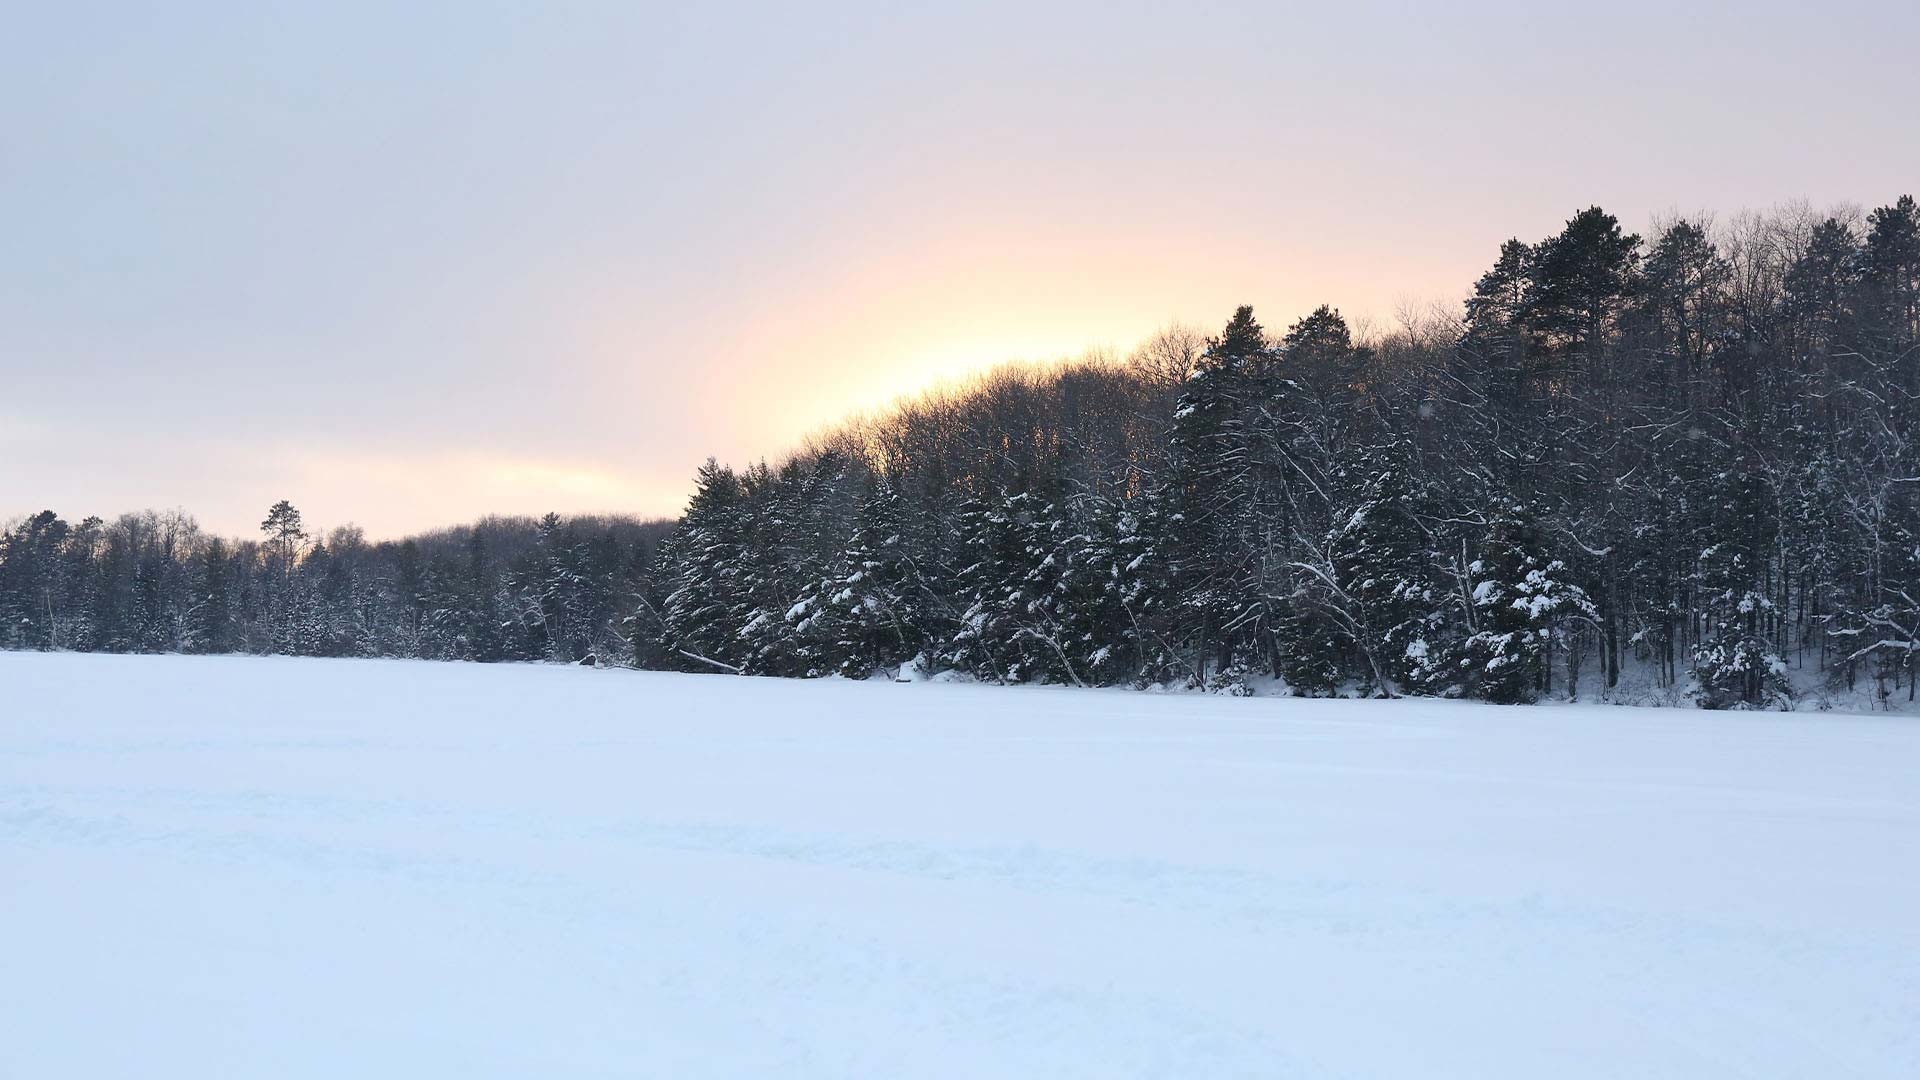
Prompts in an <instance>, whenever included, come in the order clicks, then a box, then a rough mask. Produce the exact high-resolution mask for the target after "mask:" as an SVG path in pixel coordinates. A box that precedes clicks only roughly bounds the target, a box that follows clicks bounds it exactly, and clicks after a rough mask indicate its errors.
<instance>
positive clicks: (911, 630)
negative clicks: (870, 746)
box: [0, 197, 1920, 707]
mask: <svg viewBox="0 0 1920 1080" xmlns="http://www.w3.org/2000/svg"><path fill="white" fill-rule="evenodd" d="M1917 428H1920V210H1917V209H1916V206H1915V203H1914V200H1913V199H1912V198H1911V197H1903V198H1901V199H1899V200H1898V201H1897V202H1895V203H1893V204H1892V205H1889V206H1884V207H1880V208H1878V209H1875V210H1873V211H1872V212H1870V213H1865V214H1859V213H1848V212H1841V213H1835V214H1832V215H1821V214H1814V213H1811V212H1808V211H1806V210H1804V209H1787V210H1782V211H1778V212H1774V213H1770V214H1743V215H1740V216H1737V217H1735V218H1732V219H1730V220H1727V221H1724V222H1718V223H1715V222H1710V221H1692V220H1684V219H1682V220H1674V221H1671V222H1667V223H1663V224H1661V225H1660V226H1659V227H1657V228H1656V229H1655V230H1653V235H1651V236H1649V237H1641V236H1638V235H1632V234H1628V233H1626V232H1625V231H1623V230H1622V228H1621V227H1620V225H1619V223H1618V222H1617V221H1616V220H1615V219H1614V218H1613V217H1612V216H1611V215H1609V214H1607V213H1605V212H1603V211H1602V210H1600V209H1598V208H1591V209H1588V210H1585V211H1582V212H1580V213H1579V214H1576V215H1575V216H1574V217H1573V218H1572V219H1571V220H1569V221H1568V222H1567V223H1566V226H1565V228H1564V229H1562V230H1561V231H1560V232H1558V233H1557V234H1555V235H1553V236H1549V237H1546V238H1544V239H1542V240H1539V241H1538V242H1534V243H1529V242H1525V241H1522V240H1519V239H1514V240H1509V241H1507V242H1506V243H1505V244H1503V245H1501V247H1500V249H1499V252H1498V255H1497V257H1496V258H1495V260H1494V261H1493V264H1492V266H1491V267H1490V268H1489V269H1488V270H1487V271H1486V273H1485V274H1483V275H1482V276H1481V277H1480V279H1479V280H1478V281H1477V282H1476V283H1475V284H1474V286H1473V290H1472V295H1471V298H1470V299H1469V300H1468V301H1467V302H1466V304H1465V306H1464V310H1461V311H1459V312H1457V313H1456V312H1435V313H1431V314H1426V315H1411V314H1410V315H1408V316H1407V317H1405V318H1403V319H1402V321H1401V324H1400V325H1398V326H1396V327H1393V328H1391V329H1388V330H1382V331H1377V332H1371V333H1359V334H1356V332H1355V330H1354V329H1353V328H1352V327H1350V326H1349V325H1348V324H1347V323H1346V321H1345V320H1344V319H1343V318H1342V317H1341V315H1340V314H1339V312H1338V311H1337V310H1335V309H1333V308H1331V307H1321V308H1318V309H1316V310H1314V311H1312V312H1310V313H1307V314H1305V315H1303V316H1301V317H1299V318H1297V319H1295V320H1293V321H1291V322H1290V323H1287V324H1286V325H1284V327H1283V328H1280V329H1277V330H1275V329H1269V328H1267V327H1264V326H1262V325H1261V323H1260V322H1259V321H1258V320H1257V319H1256V317H1255V314H1254V312H1253V311H1252V310H1251V309H1250V308H1241V309H1240V310H1238V311H1237V312H1235V313H1233V316H1232V318H1231V319H1229V320H1228V321H1227V323H1226V325H1225V326H1224V328H1223V329H1222V330H1221V331H1220V332H1219V333H1218V334H1217V335H1213V336H1205V335H1201V334H1199V333H1195V332H1191V331H1187V330H1183V329H1180V328H1177V327H1176V328H1170V329H1169V330H1167V331H1165V332H1163V333H1161V334H1160V335H1158V336H1157V337H1155V338H1154V339H1153V340H1151V341H1149V342H1147V343H1146V344H1145V345H1143V346H1142V347H1141V348H1140V349H1139V350H1138V351H1136V353H1135V354H1134V355H1132V356H1130V357H1128V358H1126V359H1125V360H1118V361H1114V360H1106V359H1102V358H1089V359H1086V360H1083V361H1078V362H1072V363H1064V364H1057V365H1051V366H1040V367H1035V366H1008V367H1002V368H999V369H995V370H993V371H991V372H989V373H987V374H985V375H983V376H981V377H979V378H978V379H976V380H975V381H973V382H971V383H969V384H966V385H963V386H957V387H947V388H941V389H937V390H934V391H930V392H929V393H927V394H925V395H923V396H922V397H920V398H918V399H915V400H912V401H908V402H903V403H902V404H900V405H899V406H897V407H896V408H894V409H893V410H890V411H888V412H887V413H885V414H883V415H880V416H876V417H869V418H862V419H859V420H855V421H851V422H848V423H846V424H844V425H842V426H840V427H837V428H834V429H832V430H830V431H828V432H826V433H824V434H822V435H820V436H818V437H817V438H815V439H813V440H812V441H811V442H810V443H809V444H808V445H807V446H806V447H805V448H803V449H802V450H801V451H799V452H797V453H795V454H793V455H792V456H791V457H789V458H788V459H787V460H785V461H784V462H782V463H780V464H778V465H776V466H769V465H766V464H756V465H751V466H748V467H745V468H741V469H735V468H730V467H727V466H723V465H721V464H718V463H716V462H712V461H709V462H708V463H707V464H706V465H705V466H704V467H702V468H701V469H700V470H699V472H698V475H697V476H696V478H695V491H694V494H693V496H692V498H691V500H690V502H689V505H688V507H687V510H686V513H685V515H684V517H683V518H682V520H681V521H679V522H678V523H676V524H674V525H672V526H665V525H651V526H650V525H644V524H640V523H635V522H614V521H571V522H562V521H560V520H559V519H557V518H554V517H551V516H550V517H549V518H548V519H545V520H543V521H541V522H528V521H513V522H506V521H495V522H489V523H482V525H480V526H476V527H473V528H470V529H465V530H454V531H451V532H449V533H446V534H442V535H439V536H436V537H430V538H420V539H417V540H414V541H407V542H404V543H399V544H367V543H366V542H365V541H364V540H361V539H360V538H359V537H358V536H357V534H354V533H352V531H351V530H346V531H344V532H336V533H334V534H332V535H330V536H328V537H326V538H325V539H324V540H321V541H311V542H310V540H309V538H307V537H305V536H304V530H301V529H300V528H299V525H298V522H297V520H295V521H294V522H293V523H292V527H291V528H288V527H287V524H286V520H285V514H286V513H288V512H291V508H290V507H285V506H284V504H283V506H282V507H277V508H275V514H278V515H281V519H280V523H279V524H278V525H276V522H275V518H274V517H272V516H270V517H269V519H268V520H267V522H266V523H264V525H263V536H262V539H260V540H257V541H251V542H248V543H244V544H237V543H225V542H222V541H218V540H209V539H206V538H203V537H200V536H199V535H198V533H197V530H194V529H193V528H192V526H191V523H190V522H187V521H185V520H184V519H181V518H179V517H178V516H166V515H152V514H147V515H136V516H132V517H127V518H122V519H120V520H119V521H118V522H115V523H114V524H112V525H103V524H102V523H101V522H99V521H98V520H96V519H88V520H87V521H85V522H82V523H80V524H79V525H69V524H67V523H65V522H62V521H60V520H59V519H58V518H56V517H54V516H53V515H52V514H51V513H48V514H43V515H39V516H37V517H34V518H31V519H28V520H27V521H25V522H22V523H20V524H18V525H16V526H14V527H13V528H12V529H11V530H10V531H9V532H8V533H7V534H6V536H5V537H4V539H3V540H0V642H4V643H5V644H7V645H9V646H12V647H24V648H73V649H87V648H93V649H133V650H182V651H194V650H199V651H225V650H244V651H255V652H292V653H303V654H304V653H311V654H319V655H404V656H435V657H448V658H467V659H477V660H493V659H514V658H545V659H557V660H578V659H582V658H584V657H587V656H594V657H595V658H597V659H598V660H600V661H603V662H620V663H632V664H637V665H641V666H647V667H665V668H678V669H684V670H690V671H731V672H739V673H746V674H768V675H790V676H821V675H829V674H840V675H847V676H853V677H859V676H864V675H867V674H870V673H872V672H875V671H880V670H887V671H898V670H900V669H901V668H902V667H903V666H906V665H916V666H918V667H919V668H920V669H922V670H924V671H929V672H939V671H958V672H964V673H967V674H970V675H973V676H976V677H979V678H982V679H990V680H1000V681H1007V682H1030V681H1039V682H1053V683H1067V684H1080V685H1132V686H1148V685H1154V684H1165V685H1179V686H1192V687H1205V688H1209V689H1215V690H1220V691H1225V692H1242V691H1244V689H1245V688H1246V687H1247V686H1248V685H1249V684H1250V683H1258V682H1260V681H1261V680H1263V679H1266V678H1268V677H1277V679H1278V680H1281V681H1282V682H1284V685H1285V686H1286V687H1288V688H1289V689H1290V690H1291V691H1292V692H1294V693H1299V694H1333V693H1356V694H1436V695H1450V696H1471V697H1476V698H1482V699H1486V700H1490V701H1498V702H1524V701H1532V700H1536V699H1538V698H1541V697H1543V696H1547V695H1552V696H1555V697H1559V696H1574V695H1583V696H1589V697H1591V696H1596V695H1604V694H1606V693H1608V692H1609V691H1611V690H1612V689H1613V688H1615V687H1616V686H1617V685H1619V683H1620V681H1621V679H1622V675H1623V672H1628V671H1632V672H1635V673H1638V675H1639V676H1640V677H1642V678H1643V679H1644V680H1646V681H1648V682H1650V683H1652V684H1654V685H1658V686H1661V687H1667V688H1670V689H1671V690H1673V691H1674V693H1675V694H1680V693H1685V694H1686V695H1688V696H1690V697H1691V698H1692V699H1693V700H1695V701H1697V702H1698V703H1699V704H1701V705H1703V706H1707V707H1772V706H1778V705H1785V704H1791V702H1792V700H1793V698H1794V696H1795V695H1796V694H1797V693H1799V692H1800V691H1801V690H1803V689H1804V688H1806V687H1808V686H1814V685H1819V684H1822V683H1824V684H1826V685H1829V686H1833V687H1838V688H1844V689H1848V690H1854V691H1858V690H1861V689H1863V688H1864V690H1865V691H1866V692H1867V693H1868V694H1869V695H1870V697H1871V698H1872V699H1874V700H1879V701H1888V700H1890V699H1892V698H1894V697H1895V696H1898V697H1901V698H1904V699H1906V700H1912V699H1913V698H1914V695H1915V678H1914V676H1915V666H1916V660H1920V447H1917V446H1916V442H1915V440H1916V436H1920V430H1916V429H1917Z"/></svg>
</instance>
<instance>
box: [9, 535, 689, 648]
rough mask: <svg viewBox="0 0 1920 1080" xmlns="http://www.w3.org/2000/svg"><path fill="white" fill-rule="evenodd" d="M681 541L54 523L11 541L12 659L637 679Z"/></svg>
mask: <svg viewBox="0 0 1920 1080" xmlns="http://www.w3.org/2000/svg"><path fill="white" fill-rule="evenodd" d="M671 528H672V524H671V523H670V522H642V521H636V520H631V519H625V518H593V517H588V518H576V519H573V520H570V521H562V520H561V519H560V518H559V517H558V516H557V515H553V514H549V515H547V516H546V517H543V518H539V519H532V518H499V517H496V518H488V519H486V520H483V521H480V522H477V523H475V524H473V525H468V526H461V527H458V528H454V529H447V530H442V531H440V532H437V533H431V534H428V535H425V536H418V537H411V538H408V539H404V540H399V541H383V542H378V543H374V542H369V541H368V540H367V539H366V537H365V535H364V534H363V533H362V532H361V531H360V530H359V529H357V528H355V527H353V526H346V527H342V528H336V529H333V530H331V531H329V532H327V533H326V534H325V535H314V534H310V532H309V530H308V529H307V528H306V526H305V525H304V523H303V522H302V519H301V514H300V511H299V510H298V509H296V508H295V507H294V506H293V505H292V504H291V503H289V502H285V501H282V502H280V503H277V504H275V505H274V506H273V507H272V508H271V509H270V510H269V511H268V513H267V517H266V520H265V521H263V522H262V523H261V526H260V537H259V538H258V539H249V540H244V541H235V540H227V539H224V538H221V537H218V536H210V535H208V534H206V533H205V532H203V531H202V530H201V529H200V527H199V525H198V524H197V523H196V522H195V521H194V520H193V518H191V517H189V516H188V515H186V514H183V513H179V512H177V511H175V512H167V513H155V512H153V511H146V512H144V513H138V514H125V515H122V516H121V517H120V518H118V519H117V520H115V521H113V522H111V523H109V522H104V521H102V520H101V519H99V518H97V517H89V518H86V519H84V520H82V521H79V522H68V521H66V520H64V519H62V518H61V517H59V516H58V515H57V514H55V513H54V512H53V511H51V510H49V511H43V512H41V513H38V514H34V515H32V516H31V517H28V518H26V519H25V520H23V521H21V522H19V523H17V524H15V525H14V526H13V527H12V528H11V529H9V530H7V531H6V532H5V533H4V534H3V535H0V646H4V647H7V648H13V649H71V650H79V651H88V652H180V653H227V652H246V653H274V654H285V655H290V656H395V657H418V658H424V659H435V660H479V661H499V660H557V661H566V662H576V661H581V660H586V659H589V658H592V659H594V660H596V661H599V660H605V661H607V662H613V663H631V662H632V660H633V653H632V649H631V643H630V639H629V636H628V635H627V634H626V633H625V632H624V631H623V625H624V620H625V617H626V616H627V615H628V614H629V613H630V612H631V610H632V609H633V607H634V606H635V604H636V602H637V601H636V597H638V596H639V594H640V590H641V589H642V587H643V582H644V580H645V574H646V571H647V568H648V566H649V565H650V563H651V561H652V559H653V556H654V552H655V549H656V548H657V547H658V546H659V541H660V538H661V537H662V536H663V535H664V534H665V533H666V532H668V531H669V530H671Z"/></svg>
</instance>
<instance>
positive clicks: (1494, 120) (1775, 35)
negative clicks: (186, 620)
mask: <svg viewBox="0 0 1920 1080" xmlns="http://www.w3.org/2000/svg"><path fill="white" fill-rule="evenodd" d="M0 14H4V16H5V20H4V22H5V25H6V27H7V30H6V32H5V34H4V35H0V521H4V520H5V519H7V518H10V517H13V516H15V515H19V514H24V513H29V512H33V511H36V510H40V509H43V508H51V509H55V510H57V511H59V512H61V513H62V514H63V515H66V516H68V517H70V518H78V517H80V516H84V515H86V514H100V515H102V516H109V517H110V516H112V515H114V514H117V513H120V512H123V511H127V510H136V509H141V508H146V507H154V508H159V509H167V508H174V507H179V508H183V509H186V510H188V511H190V512H192V513H194V514H195V515H196V516H198V518H199V519H200V520H201V522H202V523H203V524H205V525H207V526H208V527H210V528H212V529H215V530H218V531H221V532H224V533H229V534H239V533H250V532H252V531H253V530H255V529H257V528H258V524H259V521H260V519H261V518H262V517H263V516H264V515H265V510H266V507H267V506H268V505H270V504H271V503H272V502H274V501H276V500H278V499H282V498H286V499H291V500H292V501H293V502H294V503H295V504H296V505H297V506H299V507H300V508H301V509H302V510H303V511H304V512H305V515H306V519H307V521H308V523H309V524H313V525H322V526H331V525H338V524H343V523H347V522H355V523H358V524H359V525H361V526H363V527H364V528H365V529H366V530H367V531H368V533H369V534H371V535H374V536H397V535H400V534H403V533H406V532H410V531H416V530H421V529H427V528H433V527H437V526H441V525H446V524H452V523H455V522H459V521H464V520H471V519H473V518H475V517H478V516H480V515H483V514H487V513H540V512H544V511H546V510H557V511H560V512H561V513H563V514H565V513H580V512H592V511H619V512H627V513H637V514H643V515H655V514H659V515H668V514H675V513H677V512H678V511H679V509H680V508H681V507H682V506H683V505H684V501H685V498H686V495H687V492H688V488H689V485H690V480H691V477H692V474H693V471H694V469H695V468H696V467H697V465H698V464H699V463H700V462H701V461H702V460H704V459H705V458H706V457H708V456H709V455H713V456H717V457H719V458H720V459H722V460H727V461H734V462H744V461H747V460H751V459H756V458H760V457H767V458H777V457H778V456H779V455H780V454H781V452H782V451H783V450H785V449H787V448H789V447H791V446H793V445H794V444H795V443H796V442H797V441H798V440H800V439H801V438H802V437H804V436H805V435H806V434H807V433H809V432H812V431H817V430H819V429H821V428H822V427H824V426H826V425H828V424H830V423H832V422H833V421H835V420H836V419H838V418H840V417H842V416H843V415H845V414H847V413H849V412H852V411H855V410H861V409H873V408H878V407H881V406H884V405H885V403H887V402H888V401H890V400H891V399H893V398H894V397H896V396H898V395H900V394H903V393H910V392H913V391H915V390H917V389H919V388H922V387H924V386H926V385H928V384H929V383H932V382H935V381H939V380H943V379H950V378H953V377H956V376H959V375H962V374H964V373H965V372H967V371H969V370H973V369H976V368H979V367H983V366H986V365H989V364H992V363H995V362H999V361H1003V360H1009V359H1021V358H1025V359H1047V358H1054V357H1059V356H1065V355H1074V354H1079V353H1081V352H1083V351H1085V350H1086V349H1088V348H1107V349H1113V350H1117V351H1121V352H1124V351H1125V350H1126V349H1128V348H1129V347H1131V346H1132V345H1133V344H1134V343H1135V342H1137V341H1139V340H1140V339H1142V338H1144V337H1145V336H1147V335H1148V334H1150V333H1151V332H1152V331H1153V330H1155V329H1156V328H1158V327H1161V326H1164V325H1166V324H1167V323H1169V322H1174V321H1179V322H1185V323H1190V324H1193V325H1195V326H1199V327H1201V328H1203V329H1214V328H1217V327H1218V326H1219V325H1221V324H1223V323H1224V322H1225V319H1226V317H1227V316H1228V315H1230V314H1231V313H1232V310H1233V308H1234V306H1235V305H1237V304H1242V303H1251V304H1253V305H1254V306H1255V309H1256V312H1257V313H1258V314H1259V316H1260V317H1261V318H1262V321H1264V322H1265V323H1267V324H1268V325H1269V326H1270V327H1284V326H1285V325H1286V323H1288V322H1290V321H1291V320H1292V319H1294V318H1296V317H1298V316H1299V315H1301V314H1303V313H1305V312H1306V311H1308V310H1311V309H1312V308H1313V307H1314V306H1316V305H1318V304H1321V303H1331V304H1334V305H1335V306H1337V307H1340V308H1341V309H1342V310H1343V311H1345V312H1346V313H1347V314H1348V315H1349V316H1350V317H1356V318H1371V319H1374V320H1376V321H1387V320H1390V319H1391V317H1392V314H1393V312H1394V311H1395V309H1396V307H1397V306H1398V305H1400V304H1402V303H1404V302H1409V301H1410V302H1414V303H1428V302H1436V301H1438V302H1446V303H1454V302H1457V301H1458V300H1459V299H1460V298H1461V297H1462V296H1463V295H1464V294H1465V292H1466V290H1467V289H1468V288H1469V287H1470V285H1471V283H1472V281H1473V279H1474V277H1476V276H1477V275H1478V274H1479V273H1480V272H1481V271H1482V270H1484V269H1485V268H1486V266H1488V265H1489V264H1491V262H1492V260H1493V257H1494V255H1495V253H1496V252H1497V250H1498V247H1499V243H1500V241H1501V240H1502V239H1504V238H1506V237H1509V236H1516V235H1517V236H1520V237H1522V238H1524V239H1529V240H1532V239H1538V238H1539V237H1542V236H1545V235H1548V234H1550V233H1552V232H1553V231H1555V230H1556V229H1557V228H1558V227H1559V226H1560V225H1561V224H1562V223H1563V222H1564V221H1565V219H1566V218H1568V217H1569V216H1571V215H1572V214H1573V213H1574V212H1576V211H1577V210H1579V209H1581V208H1583V207H1585V206H1588V205H1591V204H1596V203H1597V204H1599V205H1601V206H1604V207H1606V208H1607V209H1609V210H1611V211H1613V212H1614V213H1616V214H1617V215H1619V216H1620V218H1621V220H1622V221H1623V223H1624V224H1626V225H1627V226H1628V227H1629V228H1637V229H1644V228H1645V226H1646V225H1647V223H1648V222H1649V221H1651V220H1652V219H1653V218H1654V217H1655V216H1656V215H1662V214H1673V213H1683V214H1686V213H1697V212H1700V211H1703V210H1717V211H1720V212H1723V213H1724V212H1731V211H1734V210H1738V209H1741V208H1746V207H1751V208H1764V207H1768V206H1771V205H1775V204H1778V203H1780V202H1782V201H1785V200H1790V199H1806V200H1810V201H1811V202H1812V203H1813V204H1815V205H1817V206H1827V205H1831V204H1836V203H1856V204H1861V205H1867V206H1872V205H1878V204H1881V203H1885V202H1889V201H1891V200H1892V199H1893V198H1895V197H1897V196H1898V195H1899V194H1901V193H1903V192H1909V191H1916V190H1920V138H1916V137H1915V135H1914V132H1915V124H1916V113H1915V103H1916V101H1920V71H1917V69H1916V66H1915V64H1914V61H1913V57H1914V52H1913V49H1914V42H1915V41H1916V40H1920V8H1916V7H1914V6H1911V5H1908V4H1905V3H1865V4H1847V3H1826V4H1822V5H1820V6H1819V7H1818V8H1817V9H1812V8H1807V7H1806V6H1804V5H1800V4H1793V5H1788V4H1768V3H1757V4H1756V3H1749V4H1739V5H1728V6H1724V7H1720V6H1712V5H1698V6H1695V5H1688V4H1684V3H1679V2H1673V0H1669V2H1666V3H1660V4H1646V5H1640V4H1633V3H1625V4H1622V3H1610V4H1606V5H1581V6H1580V7H1579V8H1577V9H1576V8H1567V9H1564V10H1562V9H1559V8H1557V7H1555V6H1552V5H1544V4H1537V3H1534V4H1510V5H1509V4H1486V3H1459V4H1412V3H1407V4H1369V3H1340V4H1333V3H1319V4H1310V5H1292V4H1284V3H1262V4H1252V5H1241V6H1235V5H1209V4H1196V3H1180V4H1140V3H1125V2H1109V3H1098V4H1047V3H1039V2H1032V0H1028V2H1022V3H1001V2H992V0H988V2H980V3H972V4H964V5H963V4H939V5H923V4H912V3H890V4H881V5H872V6H867V5H857V4H830V5H812V4H805V5H803V4H777V5H775V4H766V5H729V4H720V3H712V4H697V5H696V4H676V5H666V6H653V5H648V4H644V3H636V2H614V3H567V2H545V3H537V4H536V3H486V2H477V0H466V2H459V3H431V2H420V3H407V4H392V3H361V2H357V0H330V2H326V3H309V4H280V3H271V2H264V0H254V2H248V3H235V4H196V3H191V2H182V0H174V2H169V3H154V4H147V3H140V2H137V0H119V2H115V3H110V4H98V3H92V2H88V0H63V2H62V3H58V4H50V3H25V2H16V0H0Z"/></svg>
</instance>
